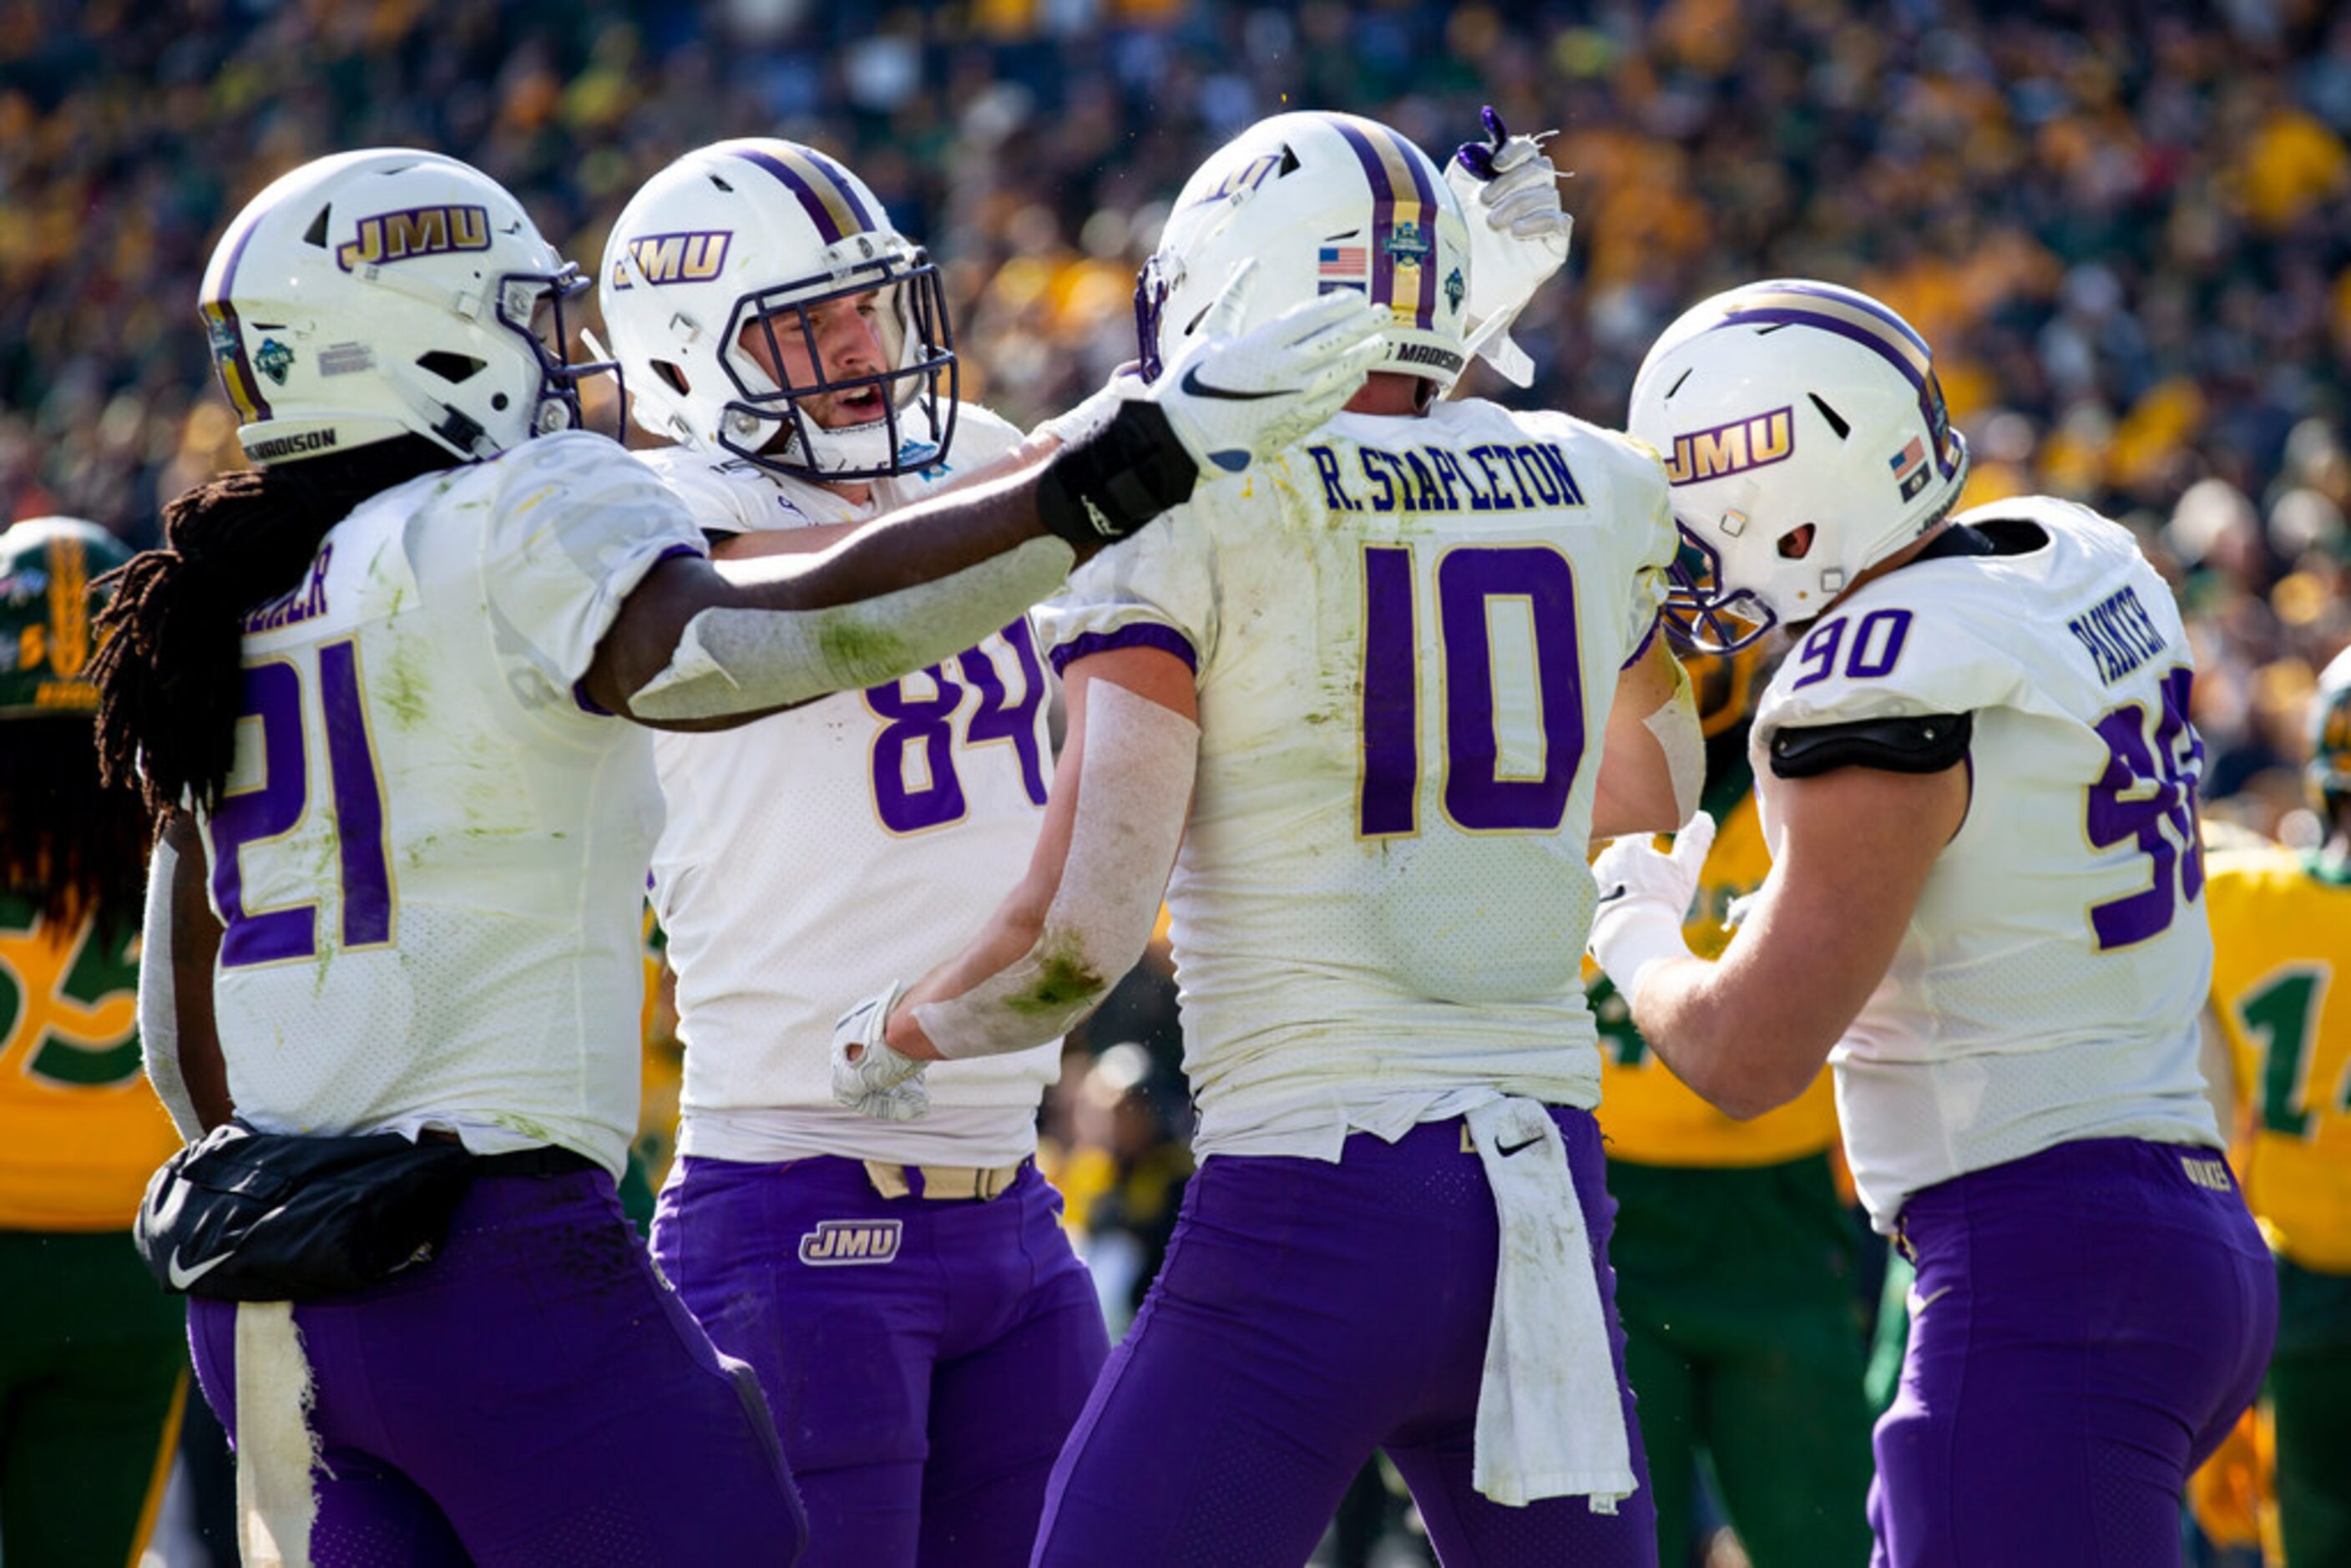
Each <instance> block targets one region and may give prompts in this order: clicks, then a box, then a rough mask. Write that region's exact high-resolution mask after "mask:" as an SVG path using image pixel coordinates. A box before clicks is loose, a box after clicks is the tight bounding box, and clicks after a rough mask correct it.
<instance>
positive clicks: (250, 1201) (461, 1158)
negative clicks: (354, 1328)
mask: <svg viewBox="0 0 2351 1568" xmlns="http://www.w3.org/2000/svg"><path fill="white" fill-rule="evenodd" d="M477 1168H478V1162H477V1161H476V1160H475V1157H474V1156H473V1155H470V1154H468V1153H466V1151H465V1149H464V1148H463V1147H462V1146H461V1145H456V1144H454V1143H447V1144H444V1143H411V1142H410V1141H409V1140H408V1139H406V1138H404V1137H402V1135H401V1134H398V1133H371V1134H367V1135H365V1136H363V1137H343V1138H313V1137H306V1136H297V1135H294V1134H282V1133H261V1132H256V1131H255V1130H254V1129H253V1128H251V1127H249V1126H246V1124H244V1123H242V1122H230V1123H228V1124H226V1125H225V1126H220V1127H215V1128H214V1129H213V1130H212V1131H211V1132H209V1133H207V1134H204V1136H203V1137H202V1138H200V1139H198V1140H197V1141H196V1142H194V1143H193V1144H190V1145H188V1146H187V1147H185V1148H183V1149H182V1150H181V1151H180V1152H179V1153H178V1154H176V1155H172V1157H171V1159H169V1160H168V1161H166V1162H165V1163H164V1165H163V1168H162V1169H161V1170H159V1171H157V1172H156V1173H155V1176H154V1179H153V1180H152V1181H150V1182H149V1183H148V1184H147V1197H146V1199H145V1201H144V1202H142V1203H141V1205H140V1206H139V1219H138V1222H137V1224H135V1225H134V1226H133V1227H132V1228H131V1234H132V1237H133V1239H135V1240H136V1241H137V1243H138V1246H139V1256H140V1257H141V1258H142V1259H144V1260H146V1264H147V1271H148V1272H149V1273H151V1274H152V1275H154V1276H155V1282H156V1283H157V1284H159V1285H161V1286H162V1287H163V1289H164V1290H166V1291H170V1292H172V1294H174V1295H179V1294H187V1295H192V1296H207V1297H210V1298H212V1299H214V1300H215V1301H316V1300H318V1299H319V1298H321V1297H326V1296H339V1295H343V1294H346V1293H348V1292H350V1291H359V1290H364V1289H366V1288H367V1287H368V1286H371V1285H379V1284H381V1283H382V1282H383V1281H386V1280H389V1279H391V1278H392V1276H393V1275H394V1274H397V1273H399V1272H400V1271H401V1270H403V1269H406V1268H410V1267H412V1266H413V1265H415V1264H419V1263H423V1262H424V1261H426V1260H429V1259H430V1258H431V1257H432V1256H433V1254H434V1251H435V1250H436V1249H438V1248H439V1247H440V1245H441V1243H442V1242H443V1241H444V1239H446V1238H447V1237H448V1234H449V1219H450V1217H451V1216H452V1215H453V1214H455V1212H456V1208H457V1202H458V1200H459V1199H460V1198H462V1197H465V1189H466V1187H467V1186H470V1185H471V1184H472V1182H473V1180H474V1176H475V1172H476V1170H477Z"/></svg>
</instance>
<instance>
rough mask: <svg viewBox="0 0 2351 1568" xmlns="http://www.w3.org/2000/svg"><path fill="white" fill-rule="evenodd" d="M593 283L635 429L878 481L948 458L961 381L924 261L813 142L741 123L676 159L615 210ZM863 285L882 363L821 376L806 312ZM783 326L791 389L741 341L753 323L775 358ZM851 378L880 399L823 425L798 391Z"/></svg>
mask: <svg viewBox="0 0 2351 1568" xmlns="http://www.w3.org/2000/svg"><path fill="white" fill-rule="evenodd" d="M598 289H599V292H598V298H599V299H600V300H601V303H602V305H603V308H604V324H605V326H606V327H607V329H610V331H611V338H612V344H611V346H612V352H613V355H614V357H615V358H617V359H618V360H619V361H621V364H622V368H623V370H624V371H625V372H626V374H627V377H628V382H629V390H630V393H631V408H632V413H633V417H634V418H635V420H636V422H637V425H638V427H639V428H640V429H642V430H643V431H645V432H646V433H647V434H652V435H658V436H662V437H664V438H665V439H667V440H671V441H675V442H679V443H682V444H685V445H688V446H693V447H698V448H701V449H703V450H713V449H723V450H725V451H728V452H732V453H735V454H737V455H739V456H743V457H747V458H749V459H751V460H752V461H753V462H755V463H758V464H760V465H764V466H766V467H769V468H773V469H776V470H778V472H781V473H786V474H793V475H798V476H801V477H804V478H812V479H879V478H883V477H886V476H890V475H893V474H904V473H910V472H914V471H916V470H920V469H923V468H927V467H929V466H931V465H933V464H935V463H936V462H938V461H939V460H940V458H942V457H944V456H945V455H946V450H947V446H948V444H949V443H950V442H951V441H952V440H953V438H954V434H955V417H956V394H957V392H958V390H959V377H958V372H957V370H956V356H955V336H954V333H953V331H952V329H950V328H949V326H948V324H947V303H946V287H945V285H944V284H943V283H942V282H941V280H940V277H939V271H938V267H936V266H935V265H934V264H933V262H932V260H931V258H930V256H929V254H928V253H927V252H925V250H924V249H923V247H922V246H918V245H916V244H915V243H914V241H912V240H910V239H908V238H906V237H905V236H904V235H901V234H900V233H898V231H897V230H896V229H895V228H894V227H893V225H891V222H890V215H889V214H887V213H886V212H884V211H883V208H882V204H881V203H880V202H879V201H877V200H876V199H875V198H874V195H873V193H872V191H870V190H868V189H866V187H865V183H864V182H863V181H862V180H860V179H858V177H857V176H856V175H854V174H852V173H851V172H849V171H848V170H847V169H845V168H843V167H842V166H841V164H840V163H838V162H834V161H833V160H832V159H831V158H828V157H826V156H825V155H824V154H823V153H821V152H817V151H816V150H815V149H814V148H811V147H803V146H801V145H800V144H799V143H798V142H796V141H779V140H777V139H774V138H767V137H754V138H746V139H744V140H741V141H720V142H716V143H714V144H713V145H711V146H708V147H705V148H702V149H701V150H699V151H697V152H689V153H687V154H686V155H685V156H684V157H683V158H680V159H679V160H678V161H677V162H674V163H672V164H671V165H670V166H669V167H668V168H666V169H664V170H663V171H662V172H660V173H658V174H656V175H654V176H653V178H652V179H651V180H648V181H647V182H645V184H644V188H643V190H640V191H639V192H638V193H636V195H635V196H634V197H633V198H632V199H631V200H630V202H629V204H628V206H627V207H626V208H625V209H623V210H622V214H621V215H620V218H619V219H618V220H617V221H616V222H615V223H614V224H613V225H612V235H611V239H610V240H609V241H607V242H606V244H605V246H604V264H603V267H601V270H600V271H599V273H598ZM872 289H879V290H880V291H881V294H882V301H881V303H882V305H883V309H882V310H881V312H880V316H879V320H880V323H881V327H882V332H881V337H882V339H883V342H882V348H883V353H884V355H885V357H886V358H887V359H888V360H889V361H890V363H889V365H888V367H887V368H885V369H884V370H883V371H880V372H878V373H873V374H864V375H847V376H838V377H835V376H831V375H830V374H828V372H827V371H826V369H825V367H824V366H823V365H822V363H821V362H820V360H819V358H818V355H817V353H816V339H815V330H814V328H813V326H812V324H811V322H810V316H809V310H810V307H812V306H816V305H820V304H822V303H824V302H825V301H827V300H831V299H838V298H841V297H843V296H845V295H853V294H862V293H864V292H866V291H868V290H872ZM779 322H780V323H781V329H782V331H783V332H785V333H788V334H799V336H800V337H801V340H802V341H803V343H804V344H805V345H806V348H807V356H806V357H807V360H808V361H809V363H810V365H811V366H812V367H814V369H815V372H816V375H815V379H814V380H813V381H811V382H809V383H807V384H805V385H799V386H779V385H778V384H777V382H776V381H775V379H774V378H773V377H771V376H769V375H768V372H767V371H765V370H763V369H761V368H760V366H759V363H758V361H756V360H755V359H754V358H753V357H752V356H751V354H750V353H749V352H748V351H747V350H746V349H745V348H744V339H745V337H746V335H747V334H748V333H753V332H757V333H764V334H765V335H766V338H767V342H766V347H767V349H768V358H769V360H770V361H771V362H773V363H775V364H776V365H777V366H778V368H780V367H781V365H782V363H783V359H784V356H783V354H782V352H781V348H782V343H781V340H779V339H778V323H779ZM942 371H944V372H946V374H945V378H944V380H945V382H946V384H945V387H944V389H943V388H942V387H941V384H940V383H941V380H942V377H941V374H940V372H942ZM865 388H874V389H876V390H878V391H879V392H881V394H882V398H881V406H882V413H881V417H879V418H877V419H873V420H871V421H868V422H865V423H860V424H853V425H847V426H842V427H839V428H834V429H827V428H825V427H824V426H822V425H820V424H819V423H817V422H816V420H814V419H813V418H811V417H810V416H809V415H808V414H807V413H805V412H804V411H803V410H802V409H801V408H800V406H799V399H801V398H803V397H808V396H810V395H815V394H825V393H839V392H858V391H861V390H862V389H865Z"/></svg>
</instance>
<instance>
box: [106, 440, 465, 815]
mask: <svg viewBox="0 0 2351 1568" xmlns="http://www.w3.org/2000/svg"><path fill="white" fill-rule="evenodd" d="M455 461H456V460H455V458H454V457H453V456H452V455H450V453H449V452H448V451H447V449H445V448H444V447H441V446H438V445H436V444H434V443H433V442H430V441H427V440H426V439H424V438H423V436H420V435H401V436H394V437H393V438H392V439H391V440H388V441H378V442H371V443H369V444H367V445H365V446H361V447H357V448H354V449H353V450H351V451H350V452H343V453H334V454H329V455H326V456H321V457H308V458H304V459H303V460H301V461H300V462H297V463H291V464H287V465H283V466H279V467H267V468H255V469H247V470H244V471H241V472H238V473H234V474H224V475H221V476H218V477H217V478H214V479H208V480H206V481H205V482H204V484H201V485H199V486H196V487H195V488H194V489H193V490H190V491H187V492H186V493H185V494H183V495H182V496H180V497H177V498H175V499H174V500H173V501H172V503H171V504H170V505H168V506H166V507H164V508H163V537H164V547H163V548H162V549H151V550H144V551H141V553H140V554H138V555H136V556H134V557H132V558H131V562H130V564H128V565H127V566H124V567H121V568H120V569H119V570H115V571H112V572H110V573H108V574H107V575H106V576H105V577H103V578H101V579H99V582H98V584H97V586H99V587H108V586H111V587H112V589H113V591H114V598H113V601H111V602H110V603H109V604H108V606H107V607H106V610H105V612H103V613H102V614H100V615H99V617H98V619H97V622H96V625H97V627H98V628H99V632H101V633H102V634H103V635H104V638H105V641H104V643H103V645H102V646H101V647H100V648H99V652H98V654H97V656H96V657H95V658H93V659H92V660H91V661H90V674H91V676H92V678H93V679H95V680H96V681H97V683H98V692H99V699H98V704H99V706H98V759H99V776H100V777H101V778H102V779H105V780H106V782H108V783H110V784H123V785H135V786H136V787H137V788H138V789H140V790H141V793H142V794H143V796H144V797H145V799H146V802H147V805H148V808H149V809H150V810H152V811H154V812H155V813H157V814H159V815H160V814H162V813H163V812H167V811H170V810H173V809H174V808H176V807H178V806H180V805H181V804H182V803H183V802H193V804H195V805H197V806H200V807H204V808H205V809H207V810H209V809H210V808H211V807H213V806H214V805H215V804H217V803H218V801H219V800H220V794H221V789H222V788H223V786H224V785H225V783H226V782H227V779H228V772H229V768H230V767H231V765H232V764H233V763H234V761H235V756H236V719H237V711H238V708H239V706H240V697H241V695H242V690H243V684H244V683H243V670H242V664H241V650H242V645H243V638H244V631H245V626H244V622H245V617H246V614H247V612H250V611H252V610H253V609H254V608H255V607H256V606H257V605H260V604H263V603H265V602H266V601H269V600H271V599H274V598H276V597H277V596H278V595H279V594H281V593H285V592H287V591H290V590H291V589H293V588H294V587H295V586H296V585H297V584H298V583H299V582H300V581H301V580H302V574H303V573H304V572H306V571H308V570H309V566H310V561H311V559H312V558H313V557H314V556H316V555H317V554H318V553H319V540H320V539H321V538H324V537H325V536H326V533H327V530H328V529H329V528H333V527H334V526H335V525H336V524H337V523H340V522H341V521H342V520H343V519H344V518H345V517H349V516H350V512H351V509H352V508H353V507H357V506H358V505H359V504H360V502H362V501H365V500H366V499H368V498H369V497H371V496H374V495H376V494H378V493H379V492H381V491H383V490H388V489H390V488H392V486H394V485H400V484H404V483H406V482H407V481H408V480H411V479H413V478H415V477H417V476H420V475H423V474H429V473H432V472H434V470H436V469H441V468H447V467H451V466H453V465H455Z"/></svg>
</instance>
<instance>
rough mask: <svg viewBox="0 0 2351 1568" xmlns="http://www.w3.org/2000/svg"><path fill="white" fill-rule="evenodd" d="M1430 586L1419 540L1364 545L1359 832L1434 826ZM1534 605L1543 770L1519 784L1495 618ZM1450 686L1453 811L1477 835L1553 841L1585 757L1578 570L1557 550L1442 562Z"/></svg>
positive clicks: (1455, 555) (1443, 672)
mask: <svg viewBox="0 0 2351 1568" xmlns="http://www.w3.org/2000/svg"><path fill="white" fill-rule="evenodd" d="M1418 598H1419V588H1418V585H1417V583H1416V581H1415V580H1414V575H1413V552H1412V549H1411V547H1409V546H1406V545H1366V546H1364V779H1363V793H1362V796H1361V799H1360V800H1359V802H1358V806H1357V811H1356V831H1358V832H1360V833H1361V834H1362V835H1363V836H1364V837H1365V838H1378V837H1384V836H1388V835H1392V834H1399V833H1411V832H1415V831H1418V829H1419V826H1420V674H1419V654H1420V643H1419V638H1418V636H1417V634H1416V625H1417V622H1418V615H1417V613H1416V608H1415V607H1416V602H1417V601H1418ZM1496 599H1520V600H1524V601H1526V603H1527V608H1528V611H1529V615H1530V619H1531V622H1532V624H1533V633H1534V665H1535V667H1534V677H1535V689H1536V694H1537V709H1536V711H1537V715H1538V717H1539V720H1540V724H1541V743H1542V745H1541V755H1542V762H1541V769H1540V771H1539V772H1536V773H1534V774H1531V775H1525V776H1518V775H1513V776H1505V775H1504V773H1503V771H1502V759H1501V753H1500V745H1499V736H1498V734H1497V732H1496V728H1497V727H1496V725H1495V712H1496V706H1497V696H1498V693H1497V689H1496V686H1497V683H1496V673H1495V668H1494V645H1493V632H1492V628H1491V625H1490V623H1489V619H1488V613H1487V612H1488V609H1489V606H1490V604H1491V603H1492V601H1494V600H1496ZM1437 649H1438V655H1439V656H1438V670H1439V677H1440V680H1441V681H1442V684H1443V688H1444V694H1445V709H1444V711H1445V785H1444V789H1443V800H1444V803H1445V815H1446V817H1447V819H1448V820H1449V821H1452V823H1453V824H1454V825H1455V826H1456V827H1458V828H1462V829H1466V830H1468V831H1470V832H1486V833H1495V832H1503V833H1507V832H1521V833H1547V832H1553V831H1557V830H1558V828H1559V825H1560V822H1561V821H1562V820H1563V819H1564V818H1565V816H1566V815H1567V798H1568V795H1569V794H1570V793H1571V792H1572V791H1573V789H1574V787H1575V773H1576V769H1577V768H1578V767H1579V766H1581V765H1582V763H1583V739H1584V737H1583V670H1582V667H1581V666H1580V665H1579V664H1578V663H1577V648H1576V638H1575V572H1574V569H1573V568H1572V567H1571V566H1569V565H1568V561H1567V558H1566V557H1565V556H1563V555H1562V554H1560V552H1559V551H1557V550H1555V549H1552V548H1550V547H1549V546H1547V545H1514V546H1511V545H1503V546H1479V547H1475V548H1470V547H1464V548H1460V549H1449V550H1447V551H1446V552H1445V553H1444V554H1443V555H1442V556H1440V557H1439V558H1438V559H1437Z"/></svg>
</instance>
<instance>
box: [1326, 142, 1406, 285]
mask: <svg viewBox="0 0 2351 1568" xmlns="http://www.w3.org/2000/svg"><path fill="white" fill-rule="evenodd" d="M1331 127H1332V130H1334V131H1338V133H1339V134H1340V135H1342V136H1343V137H1345V138H1346V139H1347V145H1348V146H1350V147H1352V148H1353V149H1354V150H1355V160H1356V162H1360V163H1361V164H1363V166H1364V179H1366V180H1368V181H1370V182H1371V186H1372V245H1371V250H1372V254H1371V263H1372V303H1373V304H1374V305H1386V306H1390V307H1393V306H1394V305H1395V257H1393V256H1390V255H1389V254H1388V240H1389V237H1390V236H1391V235H1393V234H1394V233H1395V183H1394V182H1393V181H1391V180H1390V179H1389V178H1388V168H1387V163H1386V162H1385V161H1384V159H1382V158H1381V157H1380V155H1379V152H1377V151H1376V150H1375V149H1374V147H1373V146H1372V143H1371V140H1370V139H1369V138H1368V137H1366V136H1365V135H1364V133H1363V132H1362V131H1358V130H1356V129H1355V127H1354V126H1353V125H1351V124H1349V123H1348V122H1347V121H1346V120H1341V119H1338V118H1336V117H1335V116H1334V117H1333V118H1332V121H1331Z"/></svg>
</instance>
